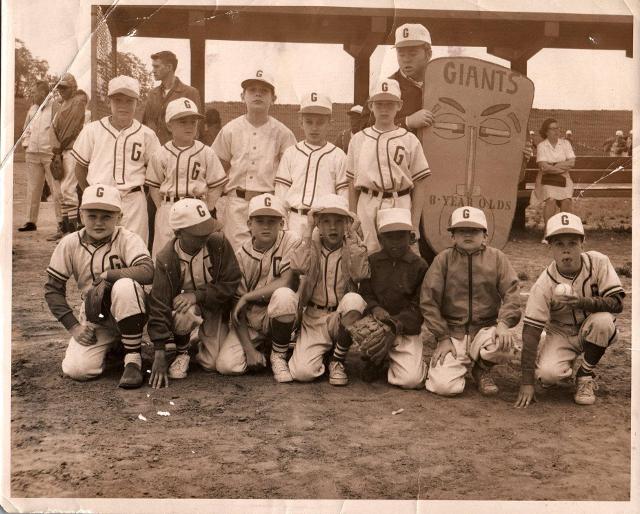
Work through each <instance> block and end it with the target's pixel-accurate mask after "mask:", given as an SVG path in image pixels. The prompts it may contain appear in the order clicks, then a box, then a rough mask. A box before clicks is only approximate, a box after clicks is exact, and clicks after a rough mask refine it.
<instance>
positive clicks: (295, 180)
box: [275, 91, 349, 237]
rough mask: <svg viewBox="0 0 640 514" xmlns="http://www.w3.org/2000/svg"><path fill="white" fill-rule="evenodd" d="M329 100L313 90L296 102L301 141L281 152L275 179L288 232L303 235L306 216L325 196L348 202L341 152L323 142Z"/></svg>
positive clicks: (327, 120) (329, 109)
mask: <svg viewBox="0 0 640 514" xmlns="http://www.w3.org/2000/svg"><path fill="white" fill-rule="evenodd" d="M331 110H332V103H331V99H330V98H329V97H328V96H326V95H324V94H322V93H317V92H315V91H313V92H311V93H308V94H306V95H305V96H304V97H303V98H302V100H301V101H300V118H301V125H302V129H303V130H304V137H305V138H304V140H303V141H300V142H299V143H297V144H295V145H294V146H291V147H289V148H288V149H287V150H285V152H284V154H283V155H282V159H281V160H280V166H279V167H278V172H277V173H276V178H275V188H276V196H277V197H279V198H280V199H281V200H282V201H283V202H284V204H285V205H286V207H287V209H288V211H289V216H288V229H289V230H290V231H291V232H294V233H296V234H298V235H299V236H300V237H302V236H303V235H304V232H305V227H306V224H307V214H308V213H309V211H310V210H311V208H312V207H314V206H315V205H316V204H317V203H318V199H319V198H320V197H322V196H324V195H326V194H330V193H337V194H340V195H342V196H344V197H345V198H347V199H348V194H349V187H348V186H349V183H348V181H347V178H346V174H345V169H344V161H345V159H346V155H345V153H344V152H343V151H342V150H341V149H340V148H338V147H337V146H335V145H333V144H332V143H329V142H328V141H327V134H328V132H329V127H330V126H331Z"/></svg>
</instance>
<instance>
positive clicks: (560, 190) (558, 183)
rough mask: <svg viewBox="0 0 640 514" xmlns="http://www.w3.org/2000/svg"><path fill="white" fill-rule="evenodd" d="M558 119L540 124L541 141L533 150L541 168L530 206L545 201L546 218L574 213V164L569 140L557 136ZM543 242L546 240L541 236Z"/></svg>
mask: <svg viewBox="0 0 640 514" xmlns="http://www.w3.org/2000/svg"><path fill="white" fill-rule="evenodd" d="M558 134H559V127H558V121H557V120H555V119H553V118H547V119H546V120H544V122H543V123H542V127H540V137H541V138H542V141H541V142H540V143H538V147H537V149H536V162H537V163H538V166H539V167H540V171H539V172H538V176H537V178H536V188H535V190H534V191H533V193H532V195H531V205H537V204H538V203H540V202H544V208H543V211H542V215H543V217H544V223H545V226H546V224H547V220H548V219H549V218H550V217H551V216H553V215H554V214H555V213H556V209H557V208H558V207H559V208H560V212H573V202H572V198H573V181H572V180H571V175H570V174H569V170H570V169H571V168H573V167H574V165H575V163H576V156H575V154H574V153H573V148H572V147H571V143H569V141H567V140H566V139H562V138H560V137H559V136H558ZM543 242H546V241H545V240H544V239H543Z"/></svg>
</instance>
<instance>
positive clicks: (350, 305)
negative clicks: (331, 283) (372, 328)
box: [337, 292, 367, 314]
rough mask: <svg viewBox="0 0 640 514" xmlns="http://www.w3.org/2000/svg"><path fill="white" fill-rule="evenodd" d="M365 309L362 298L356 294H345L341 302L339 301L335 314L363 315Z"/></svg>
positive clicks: (365, 303) (365, 304)
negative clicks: (352, 313)
mask: <svg viewBox="0 0 640 514" xmlns="http://www.w3.org/2000/svg"><path fill="white" fill-rule="evenodd" d="M366 308H367V302H365V301H364V298H362V296H360V295H359V294H358V293H353V292H350V293H347V294H345V295H344V296H343V297H342V300H340V303H339V304H338V309H337V312H338V314H346V313H347V312H350V311H357V312H359V313H360V314H364V311H365V309H366Z"/></svg>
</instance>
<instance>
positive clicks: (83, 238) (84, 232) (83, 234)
mask: <svg viewBox="0 0 640 514" xmlns="http://www.w3.org/2000/svg"><path fill="white" fill-rule="evenodd" d="M118 232H120V227H116V229H115V230H114V231H113V234H111V237H109V238H104V239H101V240H100V244H95V243H93V242H91V241H90V240H89V235H88V234H87V229H86V228H83V229H81V230H80V232H79V233H78V237H80V241H82V242H83V243H85V244H87V245H91V246H93V247H94V248H100V247H101V246H104V245H105V244H107V243H110V242H111V241H113V240H114V239H115V238H116V236H117V235H118Z"/></svg>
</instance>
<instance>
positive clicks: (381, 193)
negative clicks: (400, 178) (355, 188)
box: [360, 187, 411, 198]
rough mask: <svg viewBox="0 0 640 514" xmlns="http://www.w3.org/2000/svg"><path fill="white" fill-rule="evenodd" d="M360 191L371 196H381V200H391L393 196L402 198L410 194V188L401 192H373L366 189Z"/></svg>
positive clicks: (362, 188)
mask: <svg viewBox="0 0 640 514" xmlns="http://www.w3.org/2000/svg"><path fill="white" fill-rule="evenodd" d="M360 191H362V192H363V193H366V194H368V195H371V196H382V198H392V197H393V196H404V195H408V194H409V193H411V188H408V189H403V190H402V191H398V192H393V191H374V190H373V189H369V188H368V187H361V188H360Z"/></svg>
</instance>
